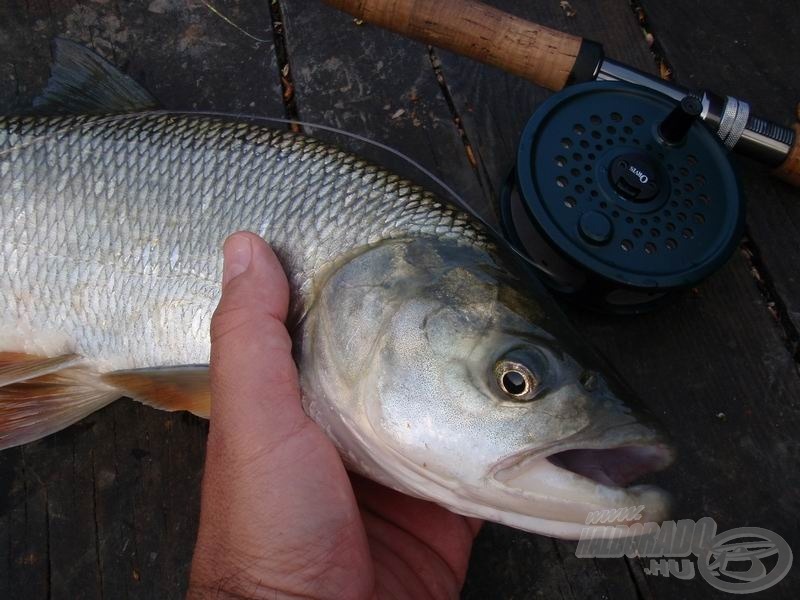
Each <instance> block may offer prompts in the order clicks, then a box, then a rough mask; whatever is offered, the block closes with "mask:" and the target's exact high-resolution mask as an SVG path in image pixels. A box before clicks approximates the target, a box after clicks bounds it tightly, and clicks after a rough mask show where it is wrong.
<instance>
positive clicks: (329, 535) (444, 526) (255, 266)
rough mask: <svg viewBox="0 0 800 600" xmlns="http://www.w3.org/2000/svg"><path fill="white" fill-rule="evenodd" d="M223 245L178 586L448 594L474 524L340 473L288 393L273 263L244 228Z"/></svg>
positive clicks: (194, 593) (287, 594) (289, 367)
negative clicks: (192, 538)
mask: <svg viewBox="0 0 800 600" xmlns="http://www.w3.org/2000/svg"><path fill="white" fill-rule="evenodd" d="M224 255H225V268H224V274H223V293H222V299H221V301H220V304H219V307H218V308H217V311H216V312H215V314H214V318H213V321H212V326H211V397H212V404H211V425H210V430H209V436H208V449H207V453H206V464H205V474H204V477H203V487H202V501H201V515H200V529H199V532H198V537H197V544H196V547H195V552H194V558H193V561H192V572H191V579H190V585H189V593H188V597H189V598H191V599H200V598H298V597H302V598H319V599H322V598H331V599H336V600H348V599H356V598H358V599H360V598H396V599H403V598H413V599H415V600H416V599H424V598H456V597H458V594H459V591H460V589H461V586H462V584H463V581H464V577H465V574H466V570H467V563H468V560H469V553H470V549H471V547H472V542H473V539H474V537H475V534H476V533H477V531H478V529H479V528H480V521H478V520H476V519H468V518H465V517H461V516H458V515H455V514H453V513H450V512H449V511H447V510H445V509H444V508H441V507H439V506H437V505H435V504H432V503H428V502H424V501H422V500H418V499H415V498H410V497H408V496H404V495H402V494H400V493H398V492H395V491H392V490H389V489H388V488H385V487H383V486H380V485H378V484H376V483H374V482H371V481H367V480H365V479H362V478H359V477H357V476H353V475H348V473H347V472H346V471H345V468H344V465H343V464H342V461H341V459H340V457H339V455H338V453H337V451H336V449H335V447H334V446H333V444H332V443H331V441H330V440H329V439H328V438H327V436H326V435H325V434H324V433H323V431H322V430H321V429H320V428H319V427H318V426H317V425H316V424H315V423H314V422H313V421H312V420H311V419H309V418H308V417H307V416H306V414H305V413H304V412H303V410H302V407H301V404H300V389H299V383H298V378H297V370H296V367H295V364H294V362H293V360H292V355H291V339H290V337H289V334H288V333H287V331H286V328H285V327H284V324H283V323H284V320H285V319H286V314H287V310H288V304H289V286H288V283H287V281H286V276H285V274H284V273H283V270H282V268H281V266H280V263H279V262H278V260H277V258H276V257H275V255H274V254H273V252H272V250H270V248H269V247H268V246H267V245H266V244H265V243H264V242H263V240H261V239H260V238H259V237H257V236H255V235H253V234H248V233H239V234H234V235H233V236H231V237H230V238H229V239H228V240H227V242H226V243H225V249H224Z"/></svg>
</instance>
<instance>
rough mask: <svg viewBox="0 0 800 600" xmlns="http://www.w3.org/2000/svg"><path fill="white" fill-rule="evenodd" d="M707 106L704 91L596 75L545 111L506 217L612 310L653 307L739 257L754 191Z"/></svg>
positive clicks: (532, 252)
mask: <svg viewBox="0 0 800 600" xmlns="http://www.w3.org/2000/svg"><path fill="white" fill-rule="evenodd" d="M702 110H703V107H702V104H701V103H700V102H699V101H698V100H697V99H696V98H693V97H687V98H684V99H683V100H682V101H681V103H680V104H679V105H677V106H676V103H675V101H674V100H672V99H670V98H668V97H666V96H663V95H661V94H659V93H657V92H654V91H651V90H648V89H645V88H642V87H639V86H635V85H631V84H627V83H621V82H601V83H594V82H593V83H587V84H582V85H577V86H573V87H570V88H567V89H566V90H565V91H562V92H560V93H558V94H555V95H553V96H552V97H551V98H550V99H548V100H547V101H546V102H545V103H544V104H542V106H541V107H540V108H539V109H538V110H537V111H536V113H535V114H534V116H533V117H532V118H531V119H530V121H529V122H528V124H527V126H526V128H525V130H524V132H523V134H522V139H521V141H520V145H519V150H518V153H517V164H516V169H515V170H514V172H513V173H512V174H511V176H510V177H509V179H508V182H507V184H506V185H505V187H504V189H503V192H502V197H501V202H500V208H501V222H502V225H503V229H504V232H505V234H506V236H507V238H508V239H509V241H510V242H511V243H512V244H513V245H514V246H516V247H517V248H518V249H519V250H521V251H522V252H523V253H525V254H527V255H528V256H529V257H530V258H531V260H532V261H533V262H534V263H536V264H537V265H538V266H539V268H540V270H541V271H542V272H543V273H545V278H544V279H545V283H546V284H547V285H548V286H549V287H550V288H551V289H553V290H555V291H556V292H557V293H559V294H560V295H562V296H564V297H566V298H568V299H570V300H572V301H575V302H578V303H581V304H583V305H584V306H588V307H591V308H594V309H598V310H602V311H605V312H613V313H637V312H644V311H647V310H650V309H652V308H654V307H656V306H658V305H660V304H661V303H663V302H665V301H666V300H667V299H668V298H669V297H670V296H672V295H673V293H674V292H676V291H678V290H681V289H684V288H687V287H691V286H693V285H696V284H697V283H698V282H700V281H701V280H702V279H704V278H705V277H707V276H708V275H710V274H711V273H712V272H713V271H714V270H716V269H718V268H719V267H720V266H722V264H724V262H725V261H726V260H727V259H728V258H729V257H730V255H731V253H732V252H733V250H734V249H735V248H736V246H737V244H738V242H739V240H740V238H741V235H742V232H743V226H744V200H743V198H742V195H741V192H740V189H739V185H738V181H737V178H736V176H735V173H734V171H733V168H732V167H731V164H730V162H729V160H728V157H727V154H726V151H725V149H724V148H723V147H722V145H721V144H720V143H719V141H718V140H717V138H716V137H715V136H714V135H713V134H712V133H711V132H710V131H709V130H708V129H706V127H705V126H704V125H703V124H702V123H701V122H700V120H699V119H698V118H697V117H698V116H699V115H700V114H701V112H702Z"/></svg>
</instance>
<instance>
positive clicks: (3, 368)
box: [0, 352, 83, 388]
mask: <svg viewBox="0 0 800 600" xmlns="http://www.w3.org/2000/svg"><path fill="white" fill-rule="evenodd" d="M82 360H83V359H81V357H80V356H78V355H77V354H65V355H64V356H56V357H54V358H42V357H39V356H31V355H30V354H22V353H19V352H0V388H1V387H4V386H7V385H11V384H13V383H19V382H20V381H26V380H29V379H33V378H35V377H41V376H42V375H49V374H50V373H55V372H56V371H60V370H62V369H65V368H67V367H71V366H73V365H75V364H77V363H79V362H81V361H82Z"/></svg>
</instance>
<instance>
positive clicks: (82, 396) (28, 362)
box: [0, 352, 121, 450]
mask: <svg viewBox="0 0 800 600" xmlns="http://www.w3.org/2000/svg"><path fill="white" fill-rule="evenodd" d="M120 396H121V394H120V393H119V391H117V390H115V389H113V388H112V387H110V386H108V385H106V384H105V383H103V382H102V381H101V380H100V377H99V376H98V375H97V374H96V373H94V372H93V371H92V370H91V369H90V368H89V367H87V366H86V365H85V364H83V362H82V359H81V357H79V356H77V355H74V354H67V355H63V356H57V357H50V358H48V357H39V356H32V355H29V354H23V353H12V352H0V450H3V449H6V448H11V447H13V446H19V445H21V444H27V443H28V442H32V441H34V440H38V439H40V438H43V437H45V436H47V435H49V434H51V433H55V432H56V431H59V430H61V429H64V428H65V427H68V426H69V425H72V424H73V423H75V422H77V421H80V420H81V419H82V418H84V417H85V416H87V415H89V414H91V413H93V412H94V411H96V410H98V409H100V408H102V407H103V406H105V405H106V404H109V403H110V402H112V401H114V400H116V399H117V398H119V397H120Z"/></svg>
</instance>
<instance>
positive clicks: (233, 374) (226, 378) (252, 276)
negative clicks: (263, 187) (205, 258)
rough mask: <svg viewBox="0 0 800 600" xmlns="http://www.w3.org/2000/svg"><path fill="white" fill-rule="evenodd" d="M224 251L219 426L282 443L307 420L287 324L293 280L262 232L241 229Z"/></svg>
mask: <svg viewBox="0 0 800 600" xmlns="http://www.w3.org/2000/svg"><path fill="white" fill-rule="evenodd" d="M223 251H224V256H225V266H224V270H223V290H222V298H221V300H220V303H219V306H218V308H217V310H216V311H215V313H214V317H213V319H212V323H211V395H212V398H213V402H212V406H211V422H212V428H213V429H215V430H216V432H218V433H225V432H228V431H230V432H233V433H234V434H235V435H236V436H240V437H243V441H244V442H249V441H252V440H248V438H249V436H248V433H249V432H252V435H253V436H257V438H258V439H259V440H261V441H262V442H263V443H264V444H266V445H270V444H274V443H278V442H279V441H280V440H281V439H283V438H285V437H286V435H287V432H291V431H293V430H295V429H296V428H297V427H298V426H299V425H300V424H301V423H302V422H303V421H305V419H306V417H305V414H304V413H303V411H302V408H301V406H300V400H299V398H300V392H299V389H298V383H297V369H296V367H295V364H294V361H293V360H292V354H291V347H292V344H291V338H290V337H289V334H288V332H287V331H286V327H285V326H284V323H283V321H284V320H285V318H286V314H287V311H288V306H289V284H288V282H287V279H286V275H285V274H284V271H283V269H282V267H281V265H280V263H279V261H278V259H277V257H276V256H275V253H274V252H273V251H272V250H271V249H270V248H269V246H268V245H267V244H266V243H265V242H264V241H263V240H262V239H261V238H259V237H258V236H256V235H254V234H252V233H236V234H234V235H232V236H231V237H230V238H228V240H227V241H226V243H225V246H224V249H223Z"/></svg>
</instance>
